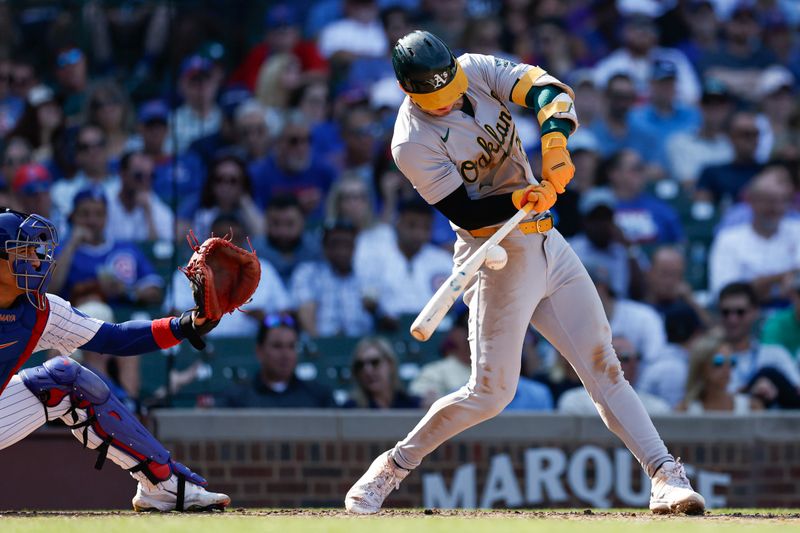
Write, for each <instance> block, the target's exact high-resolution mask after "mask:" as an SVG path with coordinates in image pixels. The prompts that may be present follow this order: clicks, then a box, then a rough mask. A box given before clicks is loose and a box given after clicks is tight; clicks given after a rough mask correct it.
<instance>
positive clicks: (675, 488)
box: [650, 458, 706, 514]
mask: <svg viewBox="0 0 800 533" xmlns="http://www.w3.org/2000/svg"><path fill="white" fill-rule="evenodd" d="M650 481H651V487H650V510H651V511H653V512H654V513H659V514H663V513H685V514H703V512H704V511H705V509H706V500H705V499H704V498H703V497H702V496H701V495H700V494H699V493H697V492H695V491H694V490H693V489H692V485H691V484H690V483H689V480H688V479H687V478H686V472H685V471H684V470H683V465H682V464H681V460H680V458H678V459H677V460H676V461H675V462H671V461H670V462H668V463H666V464H664V465H663V466H662V467H661V468H659V469H658V472H656V474H655V475H654V476H653V478H652V479H651V480H650Z"/></svg>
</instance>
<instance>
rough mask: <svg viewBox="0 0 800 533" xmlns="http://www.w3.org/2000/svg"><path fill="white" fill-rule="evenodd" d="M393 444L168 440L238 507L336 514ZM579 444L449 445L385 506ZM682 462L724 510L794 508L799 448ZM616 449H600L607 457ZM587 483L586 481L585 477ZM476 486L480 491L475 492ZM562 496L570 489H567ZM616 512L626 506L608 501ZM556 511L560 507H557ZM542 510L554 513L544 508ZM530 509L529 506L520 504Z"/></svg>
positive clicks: (694, 454)
mask: <svg viewBox="0 0 800 533" xmlns="http://www.w3.org/2000/svg"><path fill="white" fill-rule="evenodd" d="M395 442H396V441H387V440H373V441H369V442H364V441H359V442H337V441H327V442H326V441H322V442H296V441H285V442H277V441H276V442H248V441H237V440H221V441H206V442H202V443H192V444H187V443H182V442H180V441H167V443H166V444H167V446H168V447H169V448H170V449H171V450H173V451H174V453H175V456H176V457H180V458H182V460H184V461H186V462H187V464H191V465H192V467H193V468H196V469H197V470H199V471H200V472H202V473H203V475H204V476H206V477H208V479H209V480H210V482H211V484H212V486H213V488H214V490H219V491H223V492H227V493H228V494H230V495H231V496H232V497H233V498H234V501H235V504H236V505H237V506H242V507H338V506H341V505H342V499H343V497H344V494H345V493H346V492H347V490H348V489H349V488H350V485H351V484H352V482H353V481H355V480H356V479H358V478H359V477H360V476H361V474H363V473H364V469H365V468H366V467H367V466H368V465H369V463H370V461H372V459H373V458H374V457H375V456H377V455H378V454H379V453H381V452H382V451H383V450H386V449H388V448H389V447H391V446H393V445H394V443H395ZM582 444H585V443H583V442H581V443H564V442H556V441H551V442H531V443H524V444H523V443H515V444H483V443H463V442H460V443H448V444H445V445H444V446H442V447H441V448H440V449H439V450H437V451H436V452H434V453H433V454H432V455H431V456H430V457H428V459H427V460H426V461H425V463H424V465H423V467H421V468H420V469H419V472H417V473H415V474H414V475H412V476H411V477H409V478H408V480H407V481H405V482H403V484H402V485H401V489H400V490H399V491H398V492H396V493H394V494H393V495H392V497H391V499H390V502H389V503H390V506H394V507H421V506H422V505H423V501H422V478H423V476H424V475H425V474H426V473H430V472H438V473H441V474H442V475H443V477H444V479H445V480H446V482H447V483H448V484H449V483H450V482H451V481H452V476H453V472H454V471H455V469H457V468H458V467H459V466H462V465H463V464H464V463H475V464H476V473H477V478H478V479H479V480H485V478H486V475H487V471H488V469H489V463H490V459H491V458H492V457H494V456H496V455H498V454H508V455H509V456H510V457H511V459H512V462H513V464H514V470H515V473H516V474H517V478H518V479H520V480H522V479H524V476H525V472H524V469H523V455H524V452H525V451H526V450H528V449H530V448H531V447H556V448H561V449H563V450H564V451H566V452H567V454H570V453H571V452H574V451H575V450H576V449H577V448H579V445H582ZM669 447H670V450H671V451H672V452H673V454H675V455H676V456H680V457H681V458H682V460H683V461H684V462H685V463H687V464H689V465H692V466H694V467H695V468H702V469H703V470H709V471H715V472H722V473H726V474H729V475H730V476H731V484H730V486H729V487H727V489H726V490H725V491H723V492H722V493H719V494H718V495H721V496H724V497H725V498H726V500H727V505H728V506H730V507H798V506H800V442H795V443H780V444H765V445H761V446H758V447H754V446H751V445H749V444H732V443H731V444H715V443H702V442H689V443H683V442H681V443H669ZM616 449H617V448H616V447H609V448H605V450H606V451H607V452H608V453H609V454H612V453H613V452H614V450H616ZM630 475H631V479H632V483H633V487H634V489H638V488H639V486H640V484H639V483H638V479H639V477H640V470H639V466H638V464H637V463H636V462H635V461H633V460H632V461H631V468H630ZM588 479H589V482H592V479H593V478H592V475H591V472H590V475H589V476H588ZM480 484H481V483H480V481H479V485H480ZM566 490H567V492H570V491H569V488H568V487H566ZM569 496H570V499H569V501H568V502H566V503H565V504H564V505H563V506H565V507H573V506H574V507H585V506H587V503H586V502H585V501H581V500H579V499H578V498H576V497H575V496H574V495H573V494H569ZM612 501H613V503H614V505H617V506H626V505H625V503H624V502H621V501H619V500H618V499H616V498H613V497H612ZM559 505H561V504H559ZM541 506H542V507H552V506H553V505H552V504H551V503H543V504H542V505H541ZM525 507H530V505H525Z"/></svg>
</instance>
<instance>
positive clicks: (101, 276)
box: [50, 186, 164, 306]
mask: <svg viewBox="0 0 800 533" xmlns="http://www.w3.org/2000/svg"><path fill="white" fill-rule="evenodd" d="M69 224H70V231H69V234H68V236H67V242H66V244H64V246H62V247H60V248H59V252H58V254H59V257H58V263H59V265H58V266H59V268H57V269H56V271H55V272H54V274H53V278H52V281H51V282H50V289H51V291H52V292H54V293H56V294H60V295H62V296H64V297H65V298H68V299H70V300H78V299H90V298H92V297H94V298H100V299H102V300H104V301H106V302H107V303H109V304H111V305H112V306H113V305H119V304H142V305H147V304H155V303H158V302H160V301H161V297H162V287H163V285H164V281H163V280H162V279H161V276H159V275H158V274H157V273H156V272H155V269H154V268H153V266H152V265H151V264H150V262H149V261H148V260H147V258H146V257H145V256H144V254H143V253H142V251H141V250H140V249H139V248H138V247H137V246H136V245H135V244H134V243H132V242H122V241H115V240H114V239H112V238H109V237H108V200H107V196H106V194H105V192H104V191H103V189H101V188H99V187H96V186H94V187H92V186H90V187H88V188H86V189H82V190H80V191H79V192H78V193H77V194H76V195H75V198H74V203H73V208H72V212H71V213H70V216H69Z"/></svg>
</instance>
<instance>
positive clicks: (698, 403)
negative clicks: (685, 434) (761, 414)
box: [677, 334, 761, 415]
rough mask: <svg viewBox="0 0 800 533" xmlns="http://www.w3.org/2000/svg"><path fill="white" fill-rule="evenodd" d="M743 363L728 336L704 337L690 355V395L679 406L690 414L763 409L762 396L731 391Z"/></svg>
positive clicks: (687, 388)
mask: <svg viewBox="0 0 800 533" xmlns="http://www.w3.org/2000/svg"><path fill="white" fill-rule="evenodd" d="M740 364H741V361H740V360H739V358H738V357H737V356H736V355H734V354H733V353H732V352H731V345H730V344H729V343H727V342H725V340H724V337H720V336H719V335H718V334H711V335H709V336H707V337H704V338H702V339H701V340H700V341H698V342H697V343H696V344H695V346H694V347H693V348H692V350H691V353H690V355H689V375H688V378H687V380H686V396H684V398H683V401H682V402H681V403H680V405H679V406H678V409H677V410H679V411H685V412H686V413H687V414H690V415H700V414H703V413H706V412H709V411H723V412H730V413H734V414H737V415H743V414H747V413H749V412H750V411H752V410H758V409H760V408H761V404H760V402H759V401H758V400H754V399H751V398H750V397H749V396H748V395H747V394H744V393H741V392H732V391H731V387H730V385H731V383H732V381H731V380H732V377H733V374H734V372H735V371H736V369H737V368H738V367H739V365H740Z"/></svg>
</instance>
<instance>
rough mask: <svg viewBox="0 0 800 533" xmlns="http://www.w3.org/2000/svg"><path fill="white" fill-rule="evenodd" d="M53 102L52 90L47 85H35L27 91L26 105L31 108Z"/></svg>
mask: <svg viewBox="0 0 800 533" xmlns="http://www.w3.org/2000/svg"><path fill="white" fill-rule="evenodd" d="M53 100H55V95H54V94H53V89H51V88H50V87H48V86H47V85H37V86H36V87H32V88H31V90H30V91H28V103H29V104H30V105H32V106H33V107H38V106H40V105H42V104H44V103H46V102H52V101H53Z"/></svg>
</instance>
